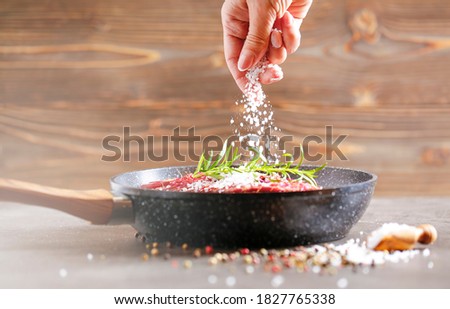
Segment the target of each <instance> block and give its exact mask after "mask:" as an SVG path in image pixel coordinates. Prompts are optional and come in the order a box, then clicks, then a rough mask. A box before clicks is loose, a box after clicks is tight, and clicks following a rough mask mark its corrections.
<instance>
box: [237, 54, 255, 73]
mask: <svg viewBox="0 0 450 309" xmlns="http://www.w3.org/2000/svg"><path fill="white" fill-rule="evenodd" d="M254 61H255V55H254V54H253V53H251V52H243V53H242V54H241V56H240V57H239V61H238V69H239V71H241V72H244V71H247V70H248V69H250V68H251V67H252V65H253V62H254Z"/></svg>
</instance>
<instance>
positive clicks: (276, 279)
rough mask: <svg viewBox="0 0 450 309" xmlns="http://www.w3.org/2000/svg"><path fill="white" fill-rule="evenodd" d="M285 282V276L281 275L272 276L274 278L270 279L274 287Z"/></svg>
mask: <svg viewBox="0 0 450 309" xmlns="http://www.w3.org/2000/svg"><path fill="white" fill-rule="evenodd" d="M283 283H284V277H283V276H281V275H277V276H275V277H273V278H272V280H271V281H270V284H271V285H272V286H273V287H274V288H277V287H279V286H280V285H282V284H283Z"/></svg>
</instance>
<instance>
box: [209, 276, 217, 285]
mask: <svg viewBox="0 0 450 309" xmlns="http://www.w3.org/2000/svg"><path fill="white" fill-rule="evenodd" d="M208 282H209V283H210V284H216V283H217V276H216V275H209V276H208Z"/></svg>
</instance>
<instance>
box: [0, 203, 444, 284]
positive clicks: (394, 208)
mask: <svg viewBox="0 0 450 309" xmlns="http://www.w3.org/2000/svg"><path fill="white" fill-rule="evenodd" d="M387 222H398V223H406V224H411V225H418V224H421V223H430V224H433V225H434V226H435V227H436V228H437V230H438V233H439V237H438V240H437V241H436V243H435V244H433V245H432V246H429V249H430V250H431V254H430V255H429V256H424V255H423V254H420V255H418V256H416V257H414V258H413V259H412V260H410V261H409V262H407V263H405V262H400V263H386V264H384V265H381V266H377V267H375V268H370V269H366V270H365V271H363V269H362V268H358V269H356V271H355V270H352V269H351V268H350V267H347V268H342V269H340V270H339V271H338V273H337V274H336V275H319V274H315V273H312V272H307V273H298V272H296V271H295V270H294V269H288V270H284V271H282V272H281V273H278V274H273V273H271V272H266V271H264V270H263V268H262V267H256V269H255V271H254V273H252V274H248V273H247V272H246V271H245V265H244V264H243V263H242V262H231V263H226V264H220V265H216V266H211V265H209V264H208V257H206V256H202V257H200V258H193V257H192V256H191V255H190V254H188V253H183V252H182V251H181V250H180V251H177V250H175V252H173V254H172V256H171V258H170V259H169V260H164V259H163V258H162V257H161V256H159V257H150V259H149V260H147V261H144V260H143V259H142V258H141V255H142V254H143V253H145V252H146V249H145V246H144V245H143V244H142V242H140V241H138V240H136V239H135V237H134V235H135V231H134V229H133V228H132V227H131V226H93V225H90V224H89V223H86V222H85V221H83V220H80V219H77V218H74V217H71V216H69V215H66V214H63V213H60V212H58V211H54V210H49V209H45V208H40V207H33V206H25V205H19V204H12V203H0V288H227V287H230V285H229V284H228V285H227V278H228V280H229V281H228V282H230V278H232V280H231V281H234V282H235V284H234V285H232V286H231V287H233V288H273V286H272V282H273V281H272V279H273V278H274V276H281V278H282V279H283V283H282V284H281V286H280V288H337V282H338V280H340V279H342V278H345V279H346V280H347V282H348V286H347V287H348V288H450V267H449V265H450V236H449V234H450V233H449V232H450V198H428V197H427V198H412V197H408V198H377V199H374V200H373V201H372V203H371V204H370V206H369V208H368V210H367V211H366V213H365V214H364V216H363V218H362V219H361V220H360V221H359V222H358V223H357V224H356V225H355V226H354V228H353V229H352V230H351V232H350V234H349V235H348V237H347V239H348V238H364V237H365V236H366V235H367V234H368V233H369V232H370V231H372V230H373V229H375V228H377V227H379V226H381V224H383V223H387ZM345 241H346V239H342V240H339V241H336V243H337V244H340V243H343V242H345ZM88 255H89V257H88ZM185 260H191V261H192V263H193V266H192V268H190V269H186V268H184V267H183V266H182V264H183V262H184V261H185ZM177 265H178V266H177ZM61 275H63V276H61ZM64 275H65V276H64ZM211 278H215V279H217V281H216V282H215V283H211V282H210V280H208V279H211ZM279 278H280V277H278V279H279Z"/></svg>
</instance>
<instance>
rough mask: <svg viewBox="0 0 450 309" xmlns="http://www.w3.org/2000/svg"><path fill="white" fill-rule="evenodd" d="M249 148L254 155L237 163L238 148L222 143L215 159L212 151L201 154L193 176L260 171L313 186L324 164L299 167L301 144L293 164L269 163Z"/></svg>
mask: <svg viewBox="0 0 450 309" xmlns="http://www.w3.org/2000/svg"><path fill="white" fill-rule="evenodd" d="M250 150H251V151H252V152H253V154H254V155H253V157H252V159H251V160H250V161H249V162H247V163H245V164H243V165H237V163H238V160H239V159H240V157H241V155H240V154H239V153H238V148H235V149H234V150H233V147H232V146H231V145H230V146H227V143H225V144H224V146H223V148H222V150H221V151H220V153H219V154H218V155H217V158H215V159H213V157H214V155H213V152H210V153H209V156H208V157H206V155H205V154H202V155H201V157H200V160H199V162H198V165H197V169H196V170H195V172H194V177H200V176H209V177H213V178H216V179H221V178H223V177H224V174H229V173H232V172H238V173H254V174H256V173H261V174H267V175H269V176H270V175H279V176H281V177H282V178H284V179H289V180H295V181H305V182H308V183H309V184H311V185H313V186H317V182H316V180H315V178H316V177H317V173H318V172H319V171H320V170H322V169H323V168H324V167H325V166H326V164H323V165H321V166H319V167H317V168H314V169H310V170H304V169H300V167H301V165H302V163H303V160H304V152H303V148H302V147H301V146H300V159H299V161H298V163H297V164H295V165H293V163H294V162H293V161H292V160H287V161H286V162H279V163H269V162H268V160H267V159H266V157H265V156H264V154H263V153H262V152H261V151H259V150H258V149H257V148H250ZM230 154H231V157H230ZM283 156H284V157H286V158H293V156H292V154H290V153H285V154H283ZM292 176H294V178H292ZM255 177H256V175H255Z"/></svg>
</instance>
